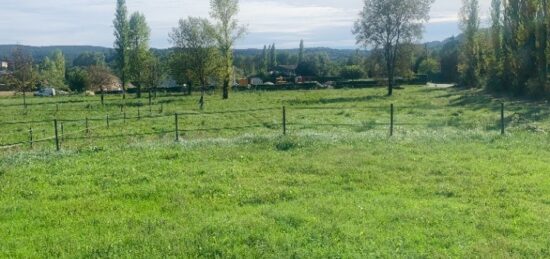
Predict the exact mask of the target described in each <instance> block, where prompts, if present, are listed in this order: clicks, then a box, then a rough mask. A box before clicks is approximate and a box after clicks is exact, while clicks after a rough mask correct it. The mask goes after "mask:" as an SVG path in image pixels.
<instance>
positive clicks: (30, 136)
mask: <svg viewBox="0 0 550 259" xmlns="http://www.w3.org/2000/svg"><path fill="white" fill-rule="evenodd" d="M32 142H33V139H32V127H30V128H29V143H30V145H31V149H32V145H33V143H32Z"/></svg>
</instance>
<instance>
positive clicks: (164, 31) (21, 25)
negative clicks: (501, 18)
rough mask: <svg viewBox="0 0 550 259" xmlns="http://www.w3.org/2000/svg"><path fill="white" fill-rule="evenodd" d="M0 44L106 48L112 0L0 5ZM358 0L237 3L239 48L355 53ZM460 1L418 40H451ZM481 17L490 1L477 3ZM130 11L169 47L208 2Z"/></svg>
mask: <svg viewBox="0 0 550 259" xmlns="http://www.w3.org/2000/svg"><path fill="white" fill-rule="evenodd" d="M0 2H1V3H0V44H16V43H19V44H25V45H35V46H46V45H96V46H105V47H111V46H112V42H113V36H112V35H113V33H112V30H113V29H112V20H113V17H114V9H115V2H116V0H1V1H0ZM362 2H363V0H241V1H240V3H241V9H240V14H239V20H240V21H241V22H242V23H243V24H247V25H248V29H249V33H248V35H247V36H246V38H245V39H243V40H241V41H240V42H239V43H238V47H239V48H261V47H263V45H264V44H270V43H275V44H276V45H277V47H278V48H296V47H298V43H299V41H300V39H304V41H305V42H306V45H307V46H310V47H317V46H324V47H333V48H355V40H354V36H353V35H352V34H351V29H352V26H353V22H354V21H355V20H356V19H357V17H358V13H359V11H360V10H361V8H362ZM461 2H462V1H461V0H436V3H435V4H434V5H433V7H432V14H431V17H432V19H431V21H430V23H429V24H427V26H426V32H425V35H424V39H423V41H433V40H443V39H445V38H447V37H450V36H453V35H456V34H457V33H458V32H459V29H458V16H457V14H458V11H459V9H460V6H461ZM480 2H481V10H482V12H481V13H482V15H484V16H486V15H487V13H488V8H489V2H490V0H480ZM127 3H128V8H129V11H130V12H133V11H140V12H142V13H144V14H145V15H146V17H147V19H148V22H149V25H150V27H151V29H152V32H151V45H152V46H153V47H157V48H165V47H168V46H169V42H168V33H169V32H170V30H171V28H172V27H174V26H175V25H176V24H177V21H178V19H180V18H182V17H187V16H202V17H207V16H208V9H209V1H208V0H127Z"/></svg>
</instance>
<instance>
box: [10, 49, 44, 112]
mask: <svg viewBox="0 0 550 259" xmlns="http://www.w3.org/2000/svg"><path fill="white" fill-rule="evenodd" d="M11 63H12V67H13V74H12V77H11V79H12V81H13V84H14V85H15V86H16V87H17V90H18V91H20V92H22V93H23V106H24V107H25V108H27V94H26V92H27V91H32V90H33V89H34V87H35V85H36V82H37V80H38V71H37V69H36V68H35V67H34V60H33V58H32V56H31V54H30V53H28V52H27V51H25V50H24V49H23V48H22V47H16V48H15V49H14V50H13V52H12V58H11Z"/></svg>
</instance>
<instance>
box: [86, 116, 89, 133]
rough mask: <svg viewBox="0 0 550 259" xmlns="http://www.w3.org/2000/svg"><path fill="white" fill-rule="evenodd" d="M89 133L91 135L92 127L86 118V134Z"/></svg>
mask: <svg viewBox="0 0 550 259" xmlns="http://www.w3.org/2000/svg"><path fill="white" fill-rule="evenodd" d="M89 133H90V127H89V123H88V117H86V134H89Z"/></svg>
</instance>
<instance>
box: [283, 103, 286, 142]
mask: <svg viewBox="0 0 550 259" xmlns="http://www.w3.org/2000/svg"><path fill="white" fill-rule="evenodd" d="M283 135H286V107H285V106H283Z"/></svg>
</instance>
